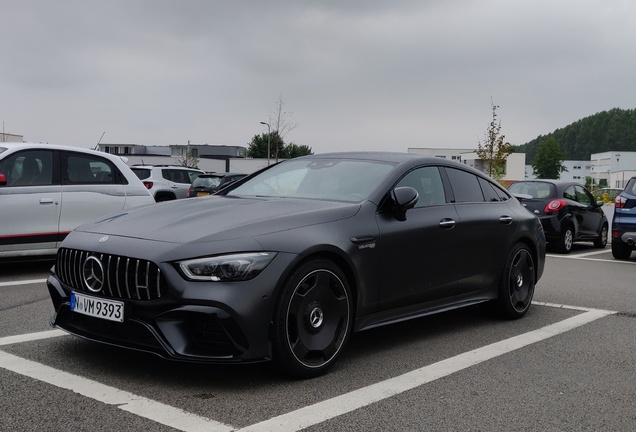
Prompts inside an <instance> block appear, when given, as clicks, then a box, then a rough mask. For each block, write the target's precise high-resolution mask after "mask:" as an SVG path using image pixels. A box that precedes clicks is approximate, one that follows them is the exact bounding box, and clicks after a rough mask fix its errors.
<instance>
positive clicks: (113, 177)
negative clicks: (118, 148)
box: [0, 143, 154, 258]
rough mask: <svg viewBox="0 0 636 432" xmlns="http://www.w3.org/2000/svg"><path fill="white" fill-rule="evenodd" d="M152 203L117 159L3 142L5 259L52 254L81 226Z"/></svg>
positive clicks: (0, 189)
mask: <svg viewBox="0 0 636 432" xmlns="http://www.w3.org/2000/svg"><path fill="white" fill-rule="evenodd" d="M150 203H154V200H153V199H152V197H151V196H150V193H149V192H148V191H147V190H146V188H145V187H144V185H143V184H142V183H141V181H140V180H139V179H138V178H137V177H136V176H135V175H134V174H133V173H132V171H131V170H130V168H129V167H128V166H127V165H126V163H125V162H124V161H123V160H122V159H121V158H120V157H118V156H113V155H110V154H107V153H101V152H97V151H92V150H86V149H81V148H77V147H64V146H58V145H50V144H32V143H0V215H2V223H0V258H8V257H11V258H15V257H25V256H33V255H53V254H55V252H56V250H57V247H58V246H59V244H60V243H61V241H62V240H63V239H64V237H66V235H67V234H68V233H69V232H70V231H71V230H72V229H73V228H75V227H77V226H78V225H80V224H82V223H84V222H86V221H88V220H90V219H95V218H96V217H98V216H102V215H104V214H107V213H111V212H115V211H121V210H124V209H126V210H127V209H130V208H133V207H137V206H141V205H145V204H150Z"/></svg>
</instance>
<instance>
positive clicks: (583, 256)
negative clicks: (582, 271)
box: [546, 251, 636, 265]
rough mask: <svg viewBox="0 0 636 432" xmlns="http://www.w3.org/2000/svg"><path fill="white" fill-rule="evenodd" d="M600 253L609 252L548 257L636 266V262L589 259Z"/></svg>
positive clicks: (549, 255)
mask: <svg viewBox="0 0 636 432" xmlns="http://www.w3.org/2000/svg"><path fill="white" fill-rule="evenodd" d="M599 253H607V251H602V252H588V253H583V254H573V255H559V254H547V255H546V256H548V257H551V258H563V259H571V260H582V261H596V262H611V263H615V264H632V265H634V264H636V261H626V260H617V259H614V258H613V257H612V258H605V259H604V258H588V256H590V255H596V254H599Z"/></svg>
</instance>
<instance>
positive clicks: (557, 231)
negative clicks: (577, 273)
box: [508, 180, 609, 253]
mask: <svg viewBox="0 0 636 432" xmlns="http://www.w3.org/2000/svg"><path fill="white" fill-rule="evenodd" d="M508 190H509V191H510V192H511V193H512V194H513V195H515V196H516V197H517V198H518V199H519V200H520V201H521V204H522V205H523V206H524V207H525V208H527V209H528V210H529V211H530V213H532V214H534V215H536V216H537V217H538V218H539V220H540V221H541V224H542V225H543V230H544V231H545V236H546V239H547V241H548V246H550V247H551V248H552V249H556V250H558V251H559V252H561V253H569V252H570V251H571V250H572V245H573V244H574V242H578V241H591V242H594V246H596V247H598V248H604V247H605V246H606V245H607V233H608V230H609V228H608V227H609V224H608V221H607V216H605V213H604V212H603V209H602V205H603V203H602V202H600V201H596V199H594V197H593V196H592V194H591V193H590V192H589V191H588V190H587V189H585V187H583V186H582V185H581V184H579V183H577V182H572V181H565V180H526V181H519V182H516V183H513V184H511V185H510V186H509V187H508Z"/></svg>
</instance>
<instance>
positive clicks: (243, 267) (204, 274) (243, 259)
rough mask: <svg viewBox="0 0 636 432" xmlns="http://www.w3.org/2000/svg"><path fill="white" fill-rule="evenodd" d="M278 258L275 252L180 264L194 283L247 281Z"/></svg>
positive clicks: (189, 261)
mask: <svg viewBox="0 0 636 432" xmlns="http://www.w3.org/2000/svg"><path fill="white" fill-rule="evenodd" d="M275 256H276V253H275V252H253V253H240V254H232V255H221V256H214V257H207V258H197V259H192V260H186V261H181V262H179V263H178V264H179V267H180V268H181V271H183V274H184V275H185V276H186V278H187V279H190V280H193V281H212V282H225V281H245V280H250V279H252V278H254V277H256V276H257V275H258V274H259V273H260V272H261V271H262V270H263V269H264V268H265V267H267V265H268V264H269V263H270V262H271V261H272V260H273V259H274V257H275Z"/></svg>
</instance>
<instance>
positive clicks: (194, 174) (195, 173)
mask: <svg viewBox="0 0 636 432" xmlns="http://www.w3.org/2000/svg"><path fill="white" fill-rule="evenodd" d="M199 174H201V173H200V172H198V171H188V177H190V184H192V182H193V181H194V179H195V178H197V177H199Z"/></svg>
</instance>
